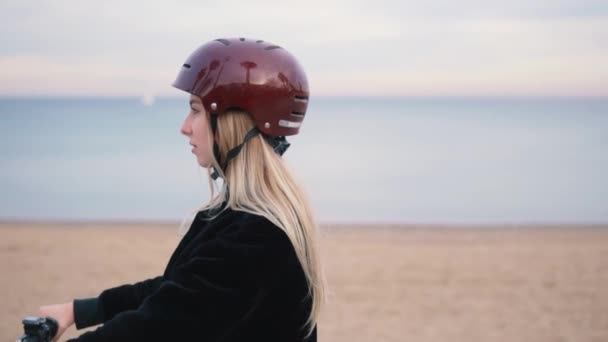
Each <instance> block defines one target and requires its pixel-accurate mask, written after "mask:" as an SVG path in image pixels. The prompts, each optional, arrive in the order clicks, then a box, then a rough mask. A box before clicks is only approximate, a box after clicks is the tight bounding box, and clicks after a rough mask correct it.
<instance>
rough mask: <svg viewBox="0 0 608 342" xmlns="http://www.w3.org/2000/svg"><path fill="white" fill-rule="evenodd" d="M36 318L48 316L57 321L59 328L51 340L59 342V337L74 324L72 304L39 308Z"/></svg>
mask: <svg viewBox="0 0 608 342" xmlns="http://www.w3.org/2000/svg"><path fill="white" fill-rule="evenodd" d="M38 316H40V317H46V316H50V317H52V318H54V319H55V320H57V323H58V324H59V328H58V329H57V334H56V335H55V337H54V338H53V342H57V341H59V337H60V336H61V335H62V334H63V333H64V332H65V331H66V330H67V329H68V328H69V327H70V326H71V325H72V324H74V303H73V302H69V303H64V304H54V305H46V306H41V307H40V309H38Z"/></svg>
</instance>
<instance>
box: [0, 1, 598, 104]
mask: <svg viewBox="0 0 608 342" xmlns="http://www.w3.org/2000/svg"><path fill="white" fill-rule="evenodd" d="M0 18H1V19H2V20H0V28H1V29H0V96H142V95H150V96H156V95H158V96H178V95H181V93H180V92H179V91H177V90H175V89H173V88H172V87H171V83H172V82H173V80H174V78H175V76H176V75H177V72H178V71H179V68H180V66H181V65H182V63H183V62H184V60H185V59H186V57H187V56H188V55H189V54H190V53H191V52H192V51H194V50H195V49H196V48H197V47H198V46H200V45H202V44H203V43H205V42H207V41H209V40H212V39H216V38H224V37H244V38H252V39H263V40H265V41H269V42H272V43H274V44H276V45H280V46H281V47H283V48H285V49H287V50H288V51H290V52H291V53H292V54H294V55H295V56H296V57H297V58H298V60H299V61H300V64H302V66H303V67H304V70H305V71H306V73H307V75H308V79H309V84H310V87H311V93H312V94H316V95H321V96H608V63H606V61H608V2H607V1H605V0H536V1H529V0H526V1H524V0H511V1H502V0H501V1H497V0H461V1H453V0H428V1H410V0H377V1H357V0H354V1H353V0H349V1H343V0H324V1H321V0H309V1H299V2H294V1H267V0H261V1H230V0H229V1H213V2H212V1H203V0H199V1H158V0H147V1H122V0H121V1H118V0H107V1H103V2H102V1H95V2H93V1H76V0H74V1H68V0H54V1H47V0H37V1H31V0H2V1H1V2H0Z"/></svg>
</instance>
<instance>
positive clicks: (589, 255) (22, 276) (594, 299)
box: [0, 223, 608, 342]
mask: <svg viewBox="0 0 608 342" xmlns="http://www.w3.org/2000/svg"><path fill="white" fill-rule="evenodd" d="M179 239H180V237H179V236H177V226H176V225H167V224H148V223H141V224H117V223H114V224H109V223H97V224H91V223H88V224H82V223H80V224H79V223H71V224H43V223H29V224H26V223H0V272H1V274H2V281H1V282H0V303H2V304H3V310H2V311H1V313H0V315H1V316H0V318H1V319H0V340H2V341H14V340H15V339H16V338H17V337H18V336H20V335H21V333H22V326H21V319H22V318H23V317H24V316H26V315H30V314H35V313H36V312H37V309H38V307H39V306H41V305H47V304H55V303H63V302H67V301H71V300H72V299H73V298H86V297H91V296H96V295H98V294H99V292H101V291H102V290H104V289H106V288H109V287H113V286H117V285H121V284H125V283H132V282H136V281H139V280H143V279H146V278H149V277H152V276H156V275H158V274H161V273H162V272H163V270H164V267H165V266H166V263H167V261H168V259H169V257H170V255H171V253H172V251H173V249H174V248H175V247H176V246H177V243H178V242H179ZM322 252H323V258H324V261H325V264H326V266H325V267H326V273H327V276H328V280H329V285H330V296H329V299H330V302H329V303H328V305H327V307H326V309H325V310H324V312H323V316H322V318H321V322H320V324H319V341H331V342H341V341H344V342H346V341H348V342H351V341H417V342H422V341H452V342H455V341H534V342H543V341H547V342H549V341H551V342H557V341H576V342H583V341H595V342H605V341H608V227H568V226H565V227H540V226H537V227H533V228H530V227H458V228H450V227H416V226H382V225H377V226H373V225H349V226H336V225H325V226H323V240H322ZM91 329H95V327H92V328H89V329H83V330H79V331H77V330H75V328H74V327H72V328H70V329H69V330H68V331H67V332H66V334H64V336H63V338H62V340H65V339H67V338H71V337H75V336H78V335H79V334H81V333H83V332H84V331H87V330H91Z"/></svg>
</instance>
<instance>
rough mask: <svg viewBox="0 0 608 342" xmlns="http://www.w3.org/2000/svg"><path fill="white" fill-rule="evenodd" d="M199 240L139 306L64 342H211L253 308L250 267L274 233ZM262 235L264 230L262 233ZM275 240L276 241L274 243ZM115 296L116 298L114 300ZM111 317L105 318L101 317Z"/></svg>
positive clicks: (259, 258) (246, 231)
mask: <svg viewBox="0 0 608 342" xmlns="http://www.w3.org/2000/svg"><path fill="white" fill-rule="evenodd" d="M247 228H252V229H242V230H240V231H235V232H231V233H224V234H222V235H220V236H217V237H215V238H214V239H211V240H208V241H205V242H202V243H201V245H200V246H199V247H198V249H197V250H196V251H195V253H194V256H193V257H192V258H191V259H190V260H188V262H186V263H185V264H182V265H180V266H178V267H177V268H176V270H175V271H174V272H173V273H172V275H171V279H165V280H163V281H162V283H161V284H160V286H159V287H158V289H157V290H156V291H155V292H154V293H152V294H151V295H150V296H148V297H147V298H145V299H144V301H143V303H142V304H141V306H139V307H138V308H136V309H132V310H127V311H124V312H122V313H119V314H116V316H114V317H113V318H112V319H110V320H109V321H107V322H106V323H105V324H104V325H103V326H101V327H99V328H97V329H96V330H94V331H90V332H87V333H85V334H83V335H81V336H80V337H78V338H77V339H72V340H69V341H77V342H94V341H155V340H159V341H167V340H179V339H180V338H183V339H188V337H190V338H192V337H193V336H196V337H197V338H199V339H201V340H207V339H208V340H214V339H217V338H219V337H220V336H221V335H222V334H224V333H226V332H228V331H229V330H230V326H231V325H232V324H234V323H236V322H238V321H239V319H241V318H243V317H244V316H245V315H246V313H247V311H248V310H250V309H251V307H252V306H253V305H255V301H254V300H252V298H251V297H253V295H252V293H255V291H252V290H253V288H254V287H255V285H256V284H253V283H252V282H251V280H250V279H251V276H250V275H249V274H250V273H251V272H255V270H254V269H253V266H254V265H255V264H259V263H260V262H264V261H266V260H264V259H265V258H266V256H265V255H266V254H267V251H268V250H269V249H271V248H272V247H271V246H270V245H269V244H275V243H276V238H277V235H272V236H271V235H269V234H268V231H266V230H258V229H255V228H257V227H255V226H253V227H251V226H250V227H247ZM262 231H264V232H263V233H262ZM273 239H275V241H273ZM118 298H119V297H118ZM109 316H110V315H108V314H106V317H109Z"/></svg>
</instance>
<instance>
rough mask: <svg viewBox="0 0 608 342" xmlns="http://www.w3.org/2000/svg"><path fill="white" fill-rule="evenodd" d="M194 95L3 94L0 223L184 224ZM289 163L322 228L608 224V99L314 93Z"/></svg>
mask: <svg viewBox="0 0 608 342" xmlns="http://www.w3.org/2000/svg"><path fill="white" fill-rule="evenodd" d="M187 112H188V98H187V96H184V97H181V98H180V97H173V96H161V97H152V96H146V97H144V98H141V97H116V96H103V97H75V96H74V97H72V96H62V97H24V96H13V97H0V137H1V138H0V139H1V140H0V146H2V148H1V150H0V165H1V168H0V189H2V190H1V192H0V221H12V220H18V221H19V220H24V221H28V220H31V221H45V220H51V221H171V222H173V221H176V220H177V221H179V220H181V219H183V218H184V217H185V216H187V214H188V213H189V212H190V211H192V210H194V209H195V208H197V207H198V206H200V205H202V204H204V203H205V202H206V200H208V198H209V192H208V189H207V187H208V185H207V179H206V176H205V174H206V173H205V172H204V170H202V169H201V168H200V167H198V166H197V165H196V161H195V158H194V156H193V155H192V154H191V152H190V148H189V145H188V139H187V138H186V137H184V136H182V135H181V134H180V132H179V128H180V126H181V123H182V121H183V119H184V118H185V116H186V115H187ZM300 132H301V134H300V135H298V136H294V137H288V138H287V139H288V141H289V142H290V143H291V144H292V146H291V147H290V148H289V150H288V151H287V152H286V154H285V156H284V159H285V160H286V162H287V163H288V164H289V165H290V167H291V168H292V169H293V170H294V171H295V175H296V178H298V179H299V180H300V182H301V184H302V185H303V189H304V190H305V192H306V193H307V194H308V196H309V197H310V199H311V202H312V204H313V208H314V209H315V212H316V213H317V219H318V220H319V221H320V222H336V223H339V222H361V223H395V224H398V223H406V224H408V223H419V224H526V223H548V224H551V223H571V224H594V223H595V224H597V223H599V224H603V223H608V179H607V177H606V175H607V174H608V153H606V152H605V151H606V150H608V98H604V97H521V96H520V97H392V96H391V97H354V96H353V97H314V96H313V97H312V98H311V102H310V105H309V108H308V111H307V114H306V119H305V120H304V123H303V125H302V128H301V131H300Z"/></svg>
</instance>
